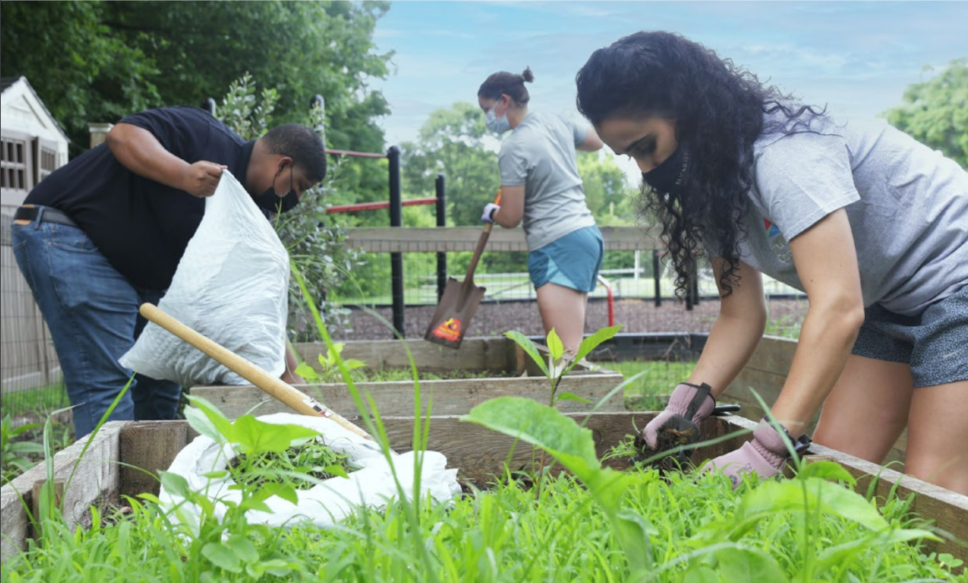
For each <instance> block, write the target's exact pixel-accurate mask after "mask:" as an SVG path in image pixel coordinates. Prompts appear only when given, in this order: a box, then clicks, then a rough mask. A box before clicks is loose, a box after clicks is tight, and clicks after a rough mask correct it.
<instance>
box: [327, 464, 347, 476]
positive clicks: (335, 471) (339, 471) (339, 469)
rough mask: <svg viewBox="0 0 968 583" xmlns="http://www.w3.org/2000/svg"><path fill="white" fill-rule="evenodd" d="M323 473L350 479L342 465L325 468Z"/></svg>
mask: <svg viewBox="0 0 968 583" xmlns="http://www.w3.org/2000/svg"><path fill="white" fill-rule="evenodd" d="M323 471H324V472H326V473H327V474H331V475H333V476H338V477H340V478H349V477H350V476H349V474H347V473H346V468H344V467H343V466H342V465H340V464H333V465H331V466H326V467H325V468H323Z"/></svg>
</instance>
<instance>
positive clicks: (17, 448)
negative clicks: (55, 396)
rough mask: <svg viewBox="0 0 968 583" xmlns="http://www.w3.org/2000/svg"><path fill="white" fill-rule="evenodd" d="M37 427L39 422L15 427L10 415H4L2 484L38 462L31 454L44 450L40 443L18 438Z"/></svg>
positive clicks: (0, 439) (0, 459)
mask: <svg viewBox="0 0 968 583" xmlns="http://www.w3.org/2000/svg"><path fill="white" fill-rule="evenodd" d="M37 427H40V424H39V423H28V424H25V425H20V426H18V427H14V426H13V421H12V420H11V418H10V415H9V414H8V415H4V416H3V421H0V485H5V484H6V483H7V482H9V481H11V480H13V479H14V478H16V477H17V476H19V475H20V474H22V473H24V472H26V471H27V470H29V469H30V468H32V467H34V465H35V464H36V462H34V461H33V460H31V459H30V457H29V456H30V455H31V454H40V453H43V452H44V448H43V446H41V445H40V444H39V443H34V442H32V441H18V440H17V437H19V436H22V435H23V434H24V433H27V432H29V431H31V430H33V429H34V428H37Z"/></svg>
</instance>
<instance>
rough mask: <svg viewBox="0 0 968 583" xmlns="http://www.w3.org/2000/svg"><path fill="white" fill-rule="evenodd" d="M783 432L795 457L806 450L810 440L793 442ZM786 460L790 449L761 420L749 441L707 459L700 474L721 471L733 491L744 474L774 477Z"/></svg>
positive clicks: (764, 419)
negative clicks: (726, 477) (711, 458)
mask: <svg viewBox="0 0 968 583" xmlns="http://www.w3.org/2000/svg"><path fill="white" fill-rule="evenodd" d="M783 432H784V433H786V435H787V438H789V439H790V443H792V444H793V446H794V448H795V449H794V451H795V452H796V453H797V454H798V455H799V454H800V453H802V452H804V451H806V449H807V447H809V445H810V438H809V437H807V436H803V437H801V438H800V439H797V440H795V439H793V438H792V437H790V434H789V433H787V432H786V430H784V431H783ZM789 458H790V450H789V449H787V446H786V444H785V443H784V442H783V437H781V436H780V434H779V433H777V431H776V429H775V428H774V427H773V425H771V424H770V423H768V422H767V420H766V418H765V417H764V418H763V419H762V420H761V421H760V424H759V425H758V426H757V427H756V429H755V430H753V439H752V440H751V441H747V442H746V443H744V444H743V446H742V447H741V448H739V449H737V450H735V451H732V452H730V453H727V454H725V455H721V456H719V457H718V458H715V459H713V460H710V462H709V463H708V464H706V466H705V467H704V468H703V472H711V471H714V470H719V469H721V470H722V471H723V474H725V475H726V476H728V477H729V481H730V482H732V483H733V488H734V489H735V488H737V487H738V486H739V484H740V482H741V481H742V479H743V475H744V474H749V473H752V472H756V474H757V475H758V476H759V477H760V478H772V477H773V476H776V475H777V474H779V473H780V470H782V469H783V465H784V464H785V463H786V461H787V460H788V459H789Z"/></svg>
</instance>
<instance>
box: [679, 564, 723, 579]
mask: <svg viewBox="0 0 968 583" xmlns="http://www.w3.org/2000/svg"><path fill="white" fill-rule="evenodd" d="M724 581H725V579H723V578H722V577H720V576H719V574H717V573H716V571H713V570H712V569H710V568H709V567H707V566H705V565H703V564H701V563H693V564H691V565H690V566H689V570H688V571H686V573H685V575H684V576H683V579H682V583H723V582H724Z"/></svg>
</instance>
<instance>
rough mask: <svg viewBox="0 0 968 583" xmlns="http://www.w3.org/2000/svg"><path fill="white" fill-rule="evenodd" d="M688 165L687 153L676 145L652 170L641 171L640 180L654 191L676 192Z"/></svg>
mask: <svg viewBox="0 0 968 583" xmlns="http://www.w3.org/2000/svg"><path fill="white" fill-rule="evenodd" d="M688 165H689V155H688V154H686V153H684V152H683V151H682V148H681V147H677V148H676V149H675V151H674V152H672V155H671V156H669V157H668V158H666V159H665V160H664V161H663V162H662V164H659V165H658V166H656V167H655V168H653V169H652V170H649V171H648V172H643V173H642V180H644V181H645V182H646V184H648V185H649V186H651V187H652V189H653V190H655V191H656V192H668V193H670V194H677V193H678V192H679V188H681V186H682V178H683V177H684V176H685V174H686V167H687V166H688Z"/></svg>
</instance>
